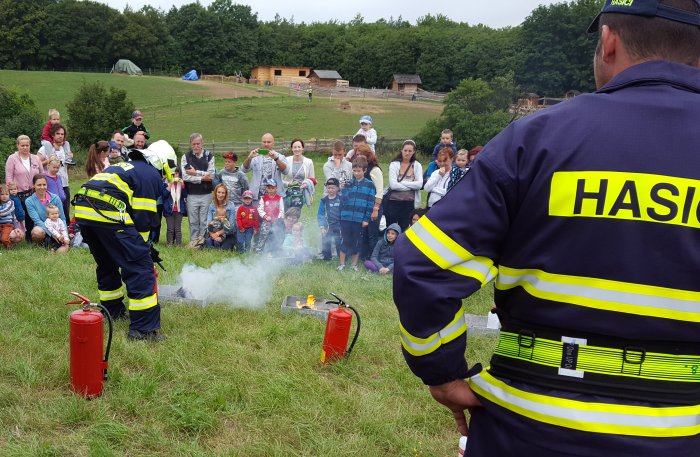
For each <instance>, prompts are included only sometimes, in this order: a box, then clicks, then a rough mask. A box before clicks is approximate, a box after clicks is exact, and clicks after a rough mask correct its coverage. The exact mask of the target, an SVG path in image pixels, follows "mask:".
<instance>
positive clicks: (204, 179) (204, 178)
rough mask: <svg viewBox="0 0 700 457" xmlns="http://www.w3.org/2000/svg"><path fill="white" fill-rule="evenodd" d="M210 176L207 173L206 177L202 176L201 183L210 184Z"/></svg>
mask: <svg viewBox="0 0 700 457" xmlns="http://www.w3.org/2000/svg"><path fill="white" fill-rule="evenodd" d="M211 179H212V178H211V175H210V174H209V173H207V174H206V175H202V181H203V182H210V181H211Z"/></svg>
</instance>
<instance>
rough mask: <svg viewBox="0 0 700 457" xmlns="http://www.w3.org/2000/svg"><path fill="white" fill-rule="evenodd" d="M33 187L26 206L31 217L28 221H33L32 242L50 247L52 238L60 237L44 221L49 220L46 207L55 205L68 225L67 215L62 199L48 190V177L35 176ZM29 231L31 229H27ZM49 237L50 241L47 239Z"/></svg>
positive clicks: (59, 214)
mask: <svg viewBox="0 0 700 457" xmlns="http://www.w3.org/2000/svg"><path fill="white" fill-rule="evenodd" d="M32 186H33V189H34V193H33V194H32V195H31V196H30V197H29V198H27V200H26V201H25V204H26V205H27V215H28V216H29V217H28V218H27V219H26V220H27V221H29V220H31V221H32V222H33V228H32V229H31V237H32V241H34V242H35V243H37V244H40V243H44V244H46V245H47V246H49V245H50V243H48V241H50V238H54V237H57V236H59V235H58V234H57V233H53V232H52V231H51V230H49V229H48V228H47V227H46V225H45V224H44V221H45V220H46V218H47V213H46V207H47V206H49V205H54V206H56V207H57V208H58V216H59V217H60V218H61V220H63V223H64V224H65V223H66V215H65V213H64V212H63V205H61V199H60V198H58V195H54V194H51V193H49V191H48V190H47V188H48V183H47V181H46V176H44V175H42V174H39V175H34V178H32ZM27 230H29V228H27ZM47 236H48V237H49V239H47Z"/></svg>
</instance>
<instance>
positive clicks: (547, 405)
mask: <svg viewBox="0 0 700 457" xmlns="http://www.w3.org/2000/svg"><path fill="white" fill-rule="evenodd" d="M467 381H468V382H469V386H470V387H471V388H472V390H473V391H474V392H476V393H477V394H479V395H480V396H482V397H484V398H486V399H487V400H489V401H491V402H493V403H495V404H497V405H499V406H501V407H503V408H505V409H507V410H509V411H512V412H514V413H516V414H519V415H521V416H525V417H528V418H530V419H533V420H536V421H538V422H544V423H547V424H552V425H557V426H560V427H566V428H571V429H575V430H580V431H584V432H594V433H607V434H613V435H629V436H647V437H656V438H670V437H681V436H692V435H696V434H698V433H700V405H697V406H673V407H659V408H653V407H649V406H628V405H616V404H610V403H593V402H591V403H589V402H583V401H578V400H568V399H564V398H558V397H551V396H547V395H540V394H534V393H530V392H526V391H523V390H520V389H516V388H514V387H512V386H509V385H508V384H506V383H504V382H502V381H500V380H498V379H496V378H494V377H493V376H491V375H490V374H489V373H488V372H486V371H482V372H481V373H480V374H478V375H476V376H472V377H471V378H469V379H468V380H467Z"/></svg>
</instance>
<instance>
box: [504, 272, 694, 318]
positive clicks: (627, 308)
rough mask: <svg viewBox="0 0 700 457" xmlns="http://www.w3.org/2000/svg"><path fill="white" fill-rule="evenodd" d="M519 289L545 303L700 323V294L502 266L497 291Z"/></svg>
mask: <svg viewBox="0 0 700 457" xmlns="http://www.w3.org/2000/svg"><path fill="white" fill-rule="evenodd" d="M518 286H520V287H522V288H523V289H525V291H527V293H529V294H530V295H532V296H534V297H537V298H541V299H544V300H552V301H557V302H562V303H569V304H572V305H578V306H585V307H588V308H596V309H602V310H606V311H615V312H620V313H629V314H636V315H640V316H651V317H661V318H665V319H675V320H680V321H687V322H700V292H694V291H689V290H680V289H670V288H667V287H658V286H650V285H646V284H635V283H627V282H622V281H611V280H607V279H599V278H588V277H583V276H567V275H560V274H553V273H547V272H545V271H542V270H535V269H514V268H508V267H505V266H503V265H501V266H499V268H498V279H497V280H496V288H497V289H499V290H508V289H512V288H514V287H518Z"/></svg>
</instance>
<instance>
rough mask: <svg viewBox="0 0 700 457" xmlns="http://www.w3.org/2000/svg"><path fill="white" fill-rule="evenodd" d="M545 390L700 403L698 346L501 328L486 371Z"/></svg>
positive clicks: (699, 351)
mask: <svg viewBox="0 0 700 457" xmlns="http://www.w3.org/2000/svg"><path fill="white" fill-rule="evenodd" d="M489 371H490V372H491V373H492V374H493V375H495V376H503V377H506V378H509V379H512V380H516V381H522V382H527V383H532V384H535V385H540V386H544V387H549V388H555V389H563V390H570V391H575V392H581V393H586V394H593V395H605V396H611V397H620V398H631V399H635V400H640V399H643V400H645V401H652V402H661V403H674V404H685V405H697V404H700V344H695V343H680V342H676V343H664V342H653V341H631V340H623V339H619V338H612V337H604V336H599V335H598V336H596V335H589V336H585V337H582V336H581V335H578V336H566V335H562V334H561V333H557V332H556V331H553V330H543V329H533V328H531V327H529V328H522V327H517V326H508V325H506V326H504V327H503V328H502V329H501V333H500V335H499V339H498V344H497V346H496V350H495V351H494V355H493V358H492V359H491V368H490V370H489Z"/></svg>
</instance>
